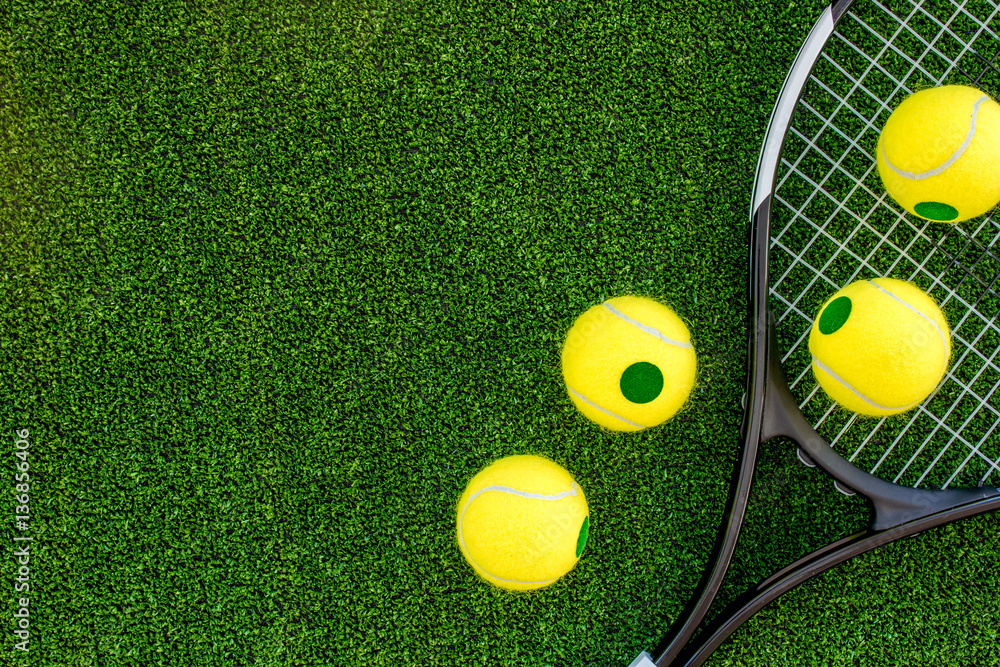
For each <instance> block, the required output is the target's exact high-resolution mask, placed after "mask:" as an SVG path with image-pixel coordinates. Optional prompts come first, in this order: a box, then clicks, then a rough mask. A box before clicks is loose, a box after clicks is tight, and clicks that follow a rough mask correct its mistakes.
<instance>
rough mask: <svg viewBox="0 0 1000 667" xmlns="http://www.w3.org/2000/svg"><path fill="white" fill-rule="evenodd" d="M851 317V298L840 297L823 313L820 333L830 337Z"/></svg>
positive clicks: (820, 318) (820, 317) (820, 321)
mask: <svg viewBox="0 0 1000 667" xmlns="http://www.w3.org/2000/svg"><path fill="white" fill-rule="evenodd" d="M850 316H851V299H850V297H846V296H840V297H837V298H836V299H834V300H833V301H831V302H830V303H829V304H828V305H827V307H826V308H824V309H823V313H822V314H821V315H820V316H819V332H820V333H823V334H826V335H828V336H829V335H830V334H832V333H833V332H834V331H836V330H837V329H839V328H840V327H842V326H844V322H846V321H847V318H848V317H850Z"/></svg>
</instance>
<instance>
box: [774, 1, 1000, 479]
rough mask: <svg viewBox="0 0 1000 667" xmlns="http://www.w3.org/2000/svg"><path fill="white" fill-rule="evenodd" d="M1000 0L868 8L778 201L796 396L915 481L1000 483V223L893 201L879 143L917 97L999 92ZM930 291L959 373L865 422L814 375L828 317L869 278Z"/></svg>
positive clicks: (777, 312) (800, 118)
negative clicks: (923, 214) (813, 334)
mask: <svg viewBox="0 0 1000 667" xmlns="http://www.w3.org/2000/svg"><path fill="white" fill-rule="evenodd" d="M998 17H1000V6H998V5H997V2H996V0H986V1H985V2H976V3H974V4H973V3H970V2H968V1H967V0H953V1H952V2H951V3H919V2H912V3H911V4H910V6H909V7H908V10H907V11H905V12H901V13H893V12H892V11H890V10H889V9H887V8H886V7H884V6H882V5H880V4H878V3H876V2H872V3H858V5H857V7H856V8H854V9H852V10H851V12H849V13H848V15H847V16H845V17H844V18H843V19H842V21H841V23H840V25H839V27H838V29H837V31H836V32H835V33H834V35H833V36H832V37H831V39H830V42H829V43H828V44H827V47H826V48H825V49H824V52H823V53H822V54H821V57H820V61H819V62H818V63H817V66H816V69H815V70H814V72H813V74H812V76H811V77H810V81H809V83H808V84H807V87H806V90H805V91H804V93H803V97H802V99H801V101H800V102H799V107H798V110H797V112H796V117H795V122H794V123H793V126H792V127H791V129H790V130H789V134H788V137H787V138H786V140H785V146H784V149H783V154H782V158H781V164H780V166H779V172H778V178H777V187H776V190H775V193H774V196H773V197H772V202H773V212H772V218H773V219H772V223H771V224H772V232H771V234H772V236H771V253H770V262H771V271H770V273H771V311H772V313H773V314H774V316H775V320H776V322H777V326H778V331H779V337H780V338H781V340H782V343H783V345H784V346H785V349H786V350H787V351H786V352H785V353H784V355H783V356H782V363H783V364H784V365H785V369H786V374H787V376H788V378H789V384H790V386H791V387H792V390H793V392H795V393H796V395H797V396H799V397H800V399H802V403H801V408H802V410H803V412H804V413H805V414H806V415H807V416H808V417H809V418H810V419H811V420H813V421H814V426H815V428H816V429H817V430H818V431H819V432H820V433H822V434H823V435H824V436H825V437H827V438H828V439H829V440H830V442H831V444H833V445H834V447H835V448H837V449H838V450H840V451H841V452H842V453H843V454H844V455H845V456H846V457H848V458H849V459H850V460H851V461H852V462H855V463H856V464H858V465H863V467H865V468H866V469H868V470H870V471H872V472H873V473H877V474H878V475H879V476H881V477H883V478H885V479H890V480H892V481H894V482H898V483H906V484H911V485H913V486H924V487H935V488H944V487H947V486H949V485H952V484H960V485H962V486H971V485H975V484H986V483H992V484H993V485H1000V219H998V214H997V213H996V212H994V213H993V214H992V216H986V217H983V218H980V219H976V220H970V221H967V222H965V223H960V224H958V225H955V226H952V225H946V224H942V223H932V222H928V221H925V220H920V219H917V218H914V217H912V216H910V215H909V214H906V213H905V212H904V211H902V210H901V209H900V208H899V207H898V206H897V205H896V204H895V202H894V201H893V200H892V199H891V197H889V196H888V195H886V193H885V192H884V190H883V188H882V186H881V183H880V181H879V177H878V172H877V169H876V166H875V158H874V150H875V145H876V143H877V140H878V134H879V132H880V130H881V128H882V126H883V125H884V123H885V121H886V119H887V118H888V117H889V114H890V113H891V112H892V110H893V109H894V108H895V107H896V106H897V105H898V104H899V102H901V101H902V100H903V99H905V97H906V96H907V95H909V94H911V93H912V92H914V91H915V90H918V89H921V88H926V87H931V86H937V85H943V84H950V83H960V84H965V85H971V86H974V87H979V88H980V89H981V90H984V91H985V92H986V93H988V94H990V95H991V96H992V97H994V98H996V97H997V95H998V94H1000V60H998V59H1000V55H998V54H1000V37H998V35H997V29H998V27H1000V18H998ZM877 276H892V277H897V278H902V279H905V280H909V281H912V282H916V283H917V284H918V285H920V287H921V288H923V289H925V290H927V291H928V293H930V294H931V296H933V297H934V298H935V299H936V300H937V301H938V302H939V303H940V304H941V305H942V307H943V308H944V310H945V312H946V313H947V314H948V315H949V324H950V325H951V327H952V335H953V338H952V346H953V353H952V360H951V366H950V368H949V370H948V372H947V373H946V375H945V379H944V380H943V381H942V383H941V385H940V386H939V387H938V389H937V390H936V391H935V392H934V394H932V396H931V397H930V398H929V399H928V400H927V401H924V402H923V403H922V404H921V405H920V406H918V407H917V409H916V410H914V411H913V412H911V413H908V414H906V415H904V416H902V417H891V418H886V419H872V418H859V417H858V416H857V415H852V414H850V413H848V412H846V411H845V410H843V409H841V408H838V407H837V406H836V404H834V403H832V402H831V400H830V399H829V398H828V397H827V396H826V394H825V393H824V392H823V391H822V390H821V389H820V388H819V387H818V385H817V384H816V381H815V378H814V377H813V375H812V373H811V371H810V365H809V361H810V358H811V357H810V355H809V353H808V349H807V348H808V340H809V331H810V328H811V327H812V323H813V318H814V317H815V316H816V312H815V311H816V309H817V308H818V306H819V304H821V303H822V302H823V301H824V300H825V299H826V298H827V297H829V295H831V294H833V293H834V292H835V291H836V290H838V289H840V288H841V287H843V286H845V285H847V284H848V283H851V282H854V281H855V280H859V279H863V278H874V277H877Z"/></svg>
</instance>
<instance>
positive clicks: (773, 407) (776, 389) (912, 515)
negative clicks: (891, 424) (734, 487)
mask: <svg viewBox="0 0 1000 667" xmlns="http://www.w3.org/2000/svg"><path fill="white" fill-rule="evenodd" d="M769 329H770V335H769V339H770V340H769V343H768V347H769V349H768V359H767V383H766V388H765V390H764V417H763V423H762V425H761V442H765V441H767V440H770V439H771V438H773V437H775V436H778V435H784V436H787V437H789V438H791V439H792V440H794V441H795V442H797V443H798V445H799V447H801V448H802V451H803V452H805V454H806V455H808V456H809V458H811V459H812V460H813V461H814V462H815V463H816V464H817V465H818V466H819V467H820V468H822V469H823V470H824V471H826V472H827V474H829V475H830V476H831V477H833V478H834V479H835V480H837V481H839V482H840V483H841V484H843V485H845V486H848V487H850V488H851V489H853V490H854V491H856V492H857V493H860V494H861V495H862V496H864V497H865V498H867V499H868V500H869V501H871V504H872V521H871V529H872V530H885V529H887V528H892V527H894V526H898V525H900V524H903V523H906V522H908V521H913V520H915V519H920V518H923V517H926V516H930V515H931V514H936V513H937V512H940V511H943V510H946V509H951V508H953V507H958V506H960V505H965V504H966V503H972V502H976V501H979V500H983V499H985V498H990V497H993V496H997V495H1000V489H996V488H993V487H989V486H981V487H978V488H975V489H942V490H929V489H915V488H912V487H906V486H899V485H898V484H892V483H891V482H887V481H885V480H883V479H881V478H879V477H876V476H874V475H872V474H870V473H867V472H865V471H864V470H861V469H860V468H857V467H855V466H854V464H852V463H851V462H850V461H848V460H847V459H845V458H844V457H843V456H841V455H840V454H838V453H837V452H835V451H834V450H833V448H832V447H830V445H829V444H828V443H827V442H826V440H824V439H823V437H822V436H820V435H819V434H818V433H816V431H815V430H814V429H813V427H812V425H810V424H809V422H808V421H806V418H805V417H804V416H803V415H802V412H801V411H800V410H799V406H798V402H797V401H796V400H795V397H794V396H792V393H791V391H790V390H789V389H788V382H787V380H786V379H785V371H784V370H783V369H782V368H781V354H780V353H779V352H778V342H777V336H776V335H775V333H774V327H773V326H771V327H769Z"/></svg>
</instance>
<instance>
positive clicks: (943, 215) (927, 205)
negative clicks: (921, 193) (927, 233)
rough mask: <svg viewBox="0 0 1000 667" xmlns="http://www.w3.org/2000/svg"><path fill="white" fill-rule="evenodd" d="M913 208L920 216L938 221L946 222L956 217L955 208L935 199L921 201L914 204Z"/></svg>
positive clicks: (956, 210) (956, 211)
mask: <svg viewBox="0 0 1000 667" xmlns="http://www.w3.org/2000/svg"><path fill="white" fill-rule="evenodd" d="M913 210H914V211H916V212H917V215H919V216H920V217H922V218H927V219H928V220H937V221H940V222H948V221H950V220H954V219H955V218H957V217H958V209H957V208H955V207H954V206H948V205H947V204H942V203H940V202H936V201H922V202H920V203H919V204H917V205H916V206H914V207H913Z"/></svg>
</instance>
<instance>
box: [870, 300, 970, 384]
mask: <svg viewBox="0 0 1000 667" xmlns="http://www.w3.org/2000/svg"><path fill="white" fill-rule="evenodd" d="M868 282H869V283H871V284H872V285H874V286H875V289H877V290H878V291H880V292H882V293H883V294H886V295H888V296H890V297H892V298H893V299H895V300H896V301H898V302H899V303H901V304H903V305H904V306H906V307H907V308H909V309H910V310H912V311H913V312H914V313H916V314H917V315H919V316H920V317H922V318H924V319H925V320H927V321H928V322H930V324H931V326H932V327H934V330H935V331H937V332H938V335H939V336H941V345H943V346H944V352H945V358H944V368H943V370H942V371H941V375H944V373H945V372H946V371H947V370H948V356H949V355H948V352H949V348H950V345H948V336H947V335H945V333H944V332H943V331H941V327H939V326H938V323H937V322H935V321H934V319H933V318H930V317H928V316H927V313H924V312H921V311H920V310H918V309H917V308H914V307H913V305H912V304H910V303H907V302H906V301H904V300H903V299H901V298H899V297H898V296H896V295H895V294H893V293H892V292H890V291H889V290H887V289H886V288H884V287H882V286H881V285H879V284H878V283H877V282H875V281H874V280H869V281H868Z"/></svg>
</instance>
